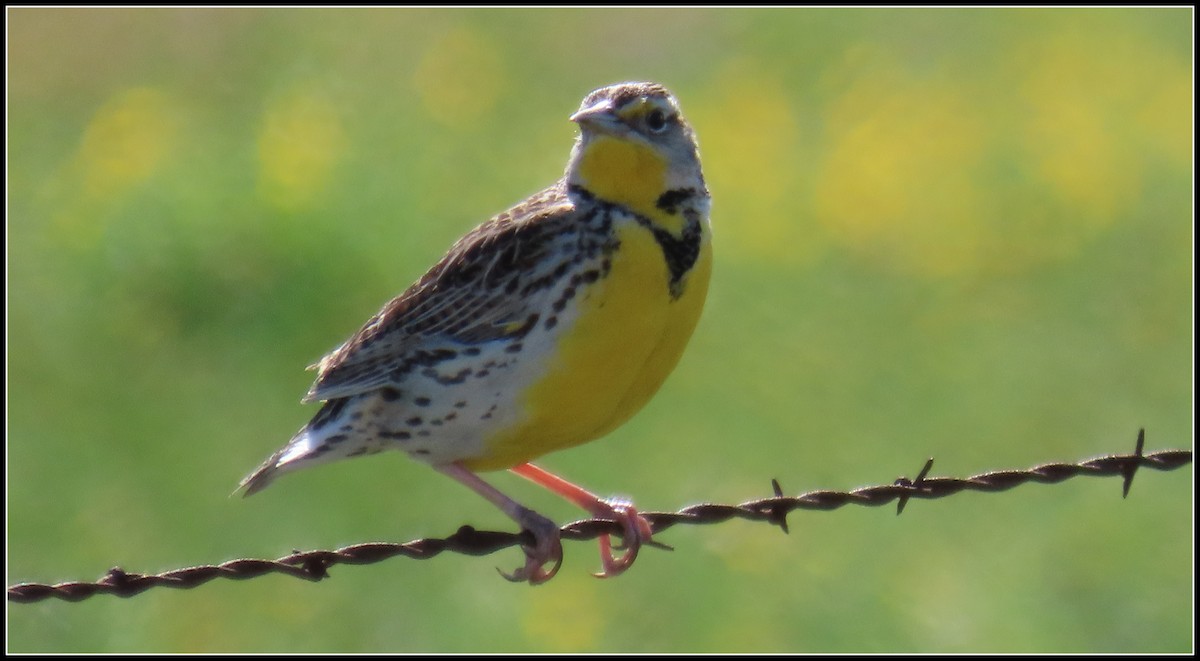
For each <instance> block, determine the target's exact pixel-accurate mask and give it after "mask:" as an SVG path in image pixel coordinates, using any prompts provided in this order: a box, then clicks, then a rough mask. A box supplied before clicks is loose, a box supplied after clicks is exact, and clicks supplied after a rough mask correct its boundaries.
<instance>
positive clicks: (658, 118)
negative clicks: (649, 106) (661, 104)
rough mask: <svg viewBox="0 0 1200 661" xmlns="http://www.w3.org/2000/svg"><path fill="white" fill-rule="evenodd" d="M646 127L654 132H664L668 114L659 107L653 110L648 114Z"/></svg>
mask: <svg viewBox="0 0 1200 661" xmlns="http://www.w3.org/2000/svg"><path fill="white" fill-rule="evenodd" d="M646 128H648V129H650V131H651V132H652V133H662V132H663V131H665V130H666V129H667V114H666V113H664V112H663V111H661V110H658V109H654V110H651V111H650V114H649V115H646Z"/></svg>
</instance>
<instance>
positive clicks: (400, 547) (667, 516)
mask: <svg viewBox="0 0 1200 661" xmlns="http://www.w3.org/2000/svg"><path fill="white" fill-rule="evenodd" d="M1144 444H1145V431H1144V430H1142V431H1139V432H1138V440H1137V447H1136V450H1135V452H1134V453H1133V454H1128V455H1106V456H1102V457H1096V458H1093V459H1087V460H1084V461H1080V462H1077V463H1049V464H1042V465H1040V466H1034V467H1033V468H1029V469H1025V470H1008V471H992V472H988V473H981V474H979V475H973V476H971V477H967V478H954V477H928V474H929V471H930V469H931V468H932V467H933V459H929V460H927V461H926V462H925V465H924V466H923V467H922V469H921V471H920V473H918V475H917V478H916V479H915V480H910V479H908V478H907V477H901V478H899V479H897V480H896V481H895V482H893V483H892V484H887V485H878V486H868V487H861V488H858V489H854V490H852V491H829V490H821V491H810V492H808V493H804V494H801V495H799V496H784V495H783V490H782V488H781V487H780V485H779V482H778V481H776V480H772V481H771V486H772V490H773V491H774V494H775V495H774V496H771V497H769V498H762V499H758V500H751V501H747V502H744V503H741V504H739V505H724V504H714V503H702V504H698V505H691V506H688V507H685V508H683V509H681V510H679V511H677V512H643V513H642V516H643V517H644V518H645V519H646V520H647V521H648V522H649V523H650V527H651V529H652V530H653V531H654V532H655V533H658V532H661V531H663V530H666V529H668V528H670V527H671V526H674V525H679V524H711V523H721V522H724V521H728V520H729V519H733V518H739V519H745V520H748V521H763V522H766V523H770V524H772V525H776V526H779V527H780V528H781V529H782V530H783V531H784V532H785V533H786V532H787V531H788V525H787V515H788V514H789V513H791V512H793V511H795V510H799V509H805V510H823V511H828V510H834V509H838V508H839V507H843V506H845V505H864V506H869V507H878V506H881V505H886V504H888V503H891V502H893V501H896V502H897V508H896V513H897V514H899V513H901V512H903V511H904V507H905V505H906V504H907V503H908V501H909V499H911V498H921V499H932V498H944V497H946V496H952V495H954V494H957V493H961V492H963V491H982V492H999V491H1006V490H1008V489H1011V488H1013V487H1016V486H1019V485H1022V484H1025V483H1027V482H1040V483H1042V484H1056V483H1059V482H1062V481H1064V480H1067V479H1070V478H1072V477H1077V476H1081V475H1091V476H1099V477H1105V476H1117V475H1119V476H1121V477H1122V478H1123V479H1124V486H1123V493H1124V495H1125V496H1128V495H1129V487H1130V485H1131V484H1132V481H1133V476H1134V474H1135V473H1136V472H1137V469H1138V468H1143V467H1144V468H1150V469H1154V470H1159V471H1168V470H1174V469H1176V468H1179V467H1181V466H1184V465H1186V464H1190V463H1191V462H1192V451H1191V450H1161V451H1158V452H1152V453H1150V454H1144V453H1143V447H1144ZM560 530H561V534H562V538H563V539H564V540H574V541H579V540H589V539H594V538H596V537H598V536H600V535H603V534H610V535H613V534H615V535H620V534H621V532H622V527H621V525H620V524H619V523H617V522H615V521H610V520H607V519H585V520H581V521H575V522H573V523H569V524H566V525H564V526H563V527H562V528H561V529H560ZM533 541H534V540H533V537H532V535H531V534H530V533H528V532H520V533H511V532H497V531H486V530H476V529H474V528H472V527H471V526H462V527H461V528H459V529H458V531H457V532H455V533H454V534H453V535H450V536H449V537H445V538H425V539H417V540H413V541H410V542H405V543H402V544H401V543H391V542H368V543H365V544H355V545H352V546H345V547H342V548H339V549H335V550H332V551H327V550H317V551H307V552H299V551H296V552H293V553H292V554H291V555H287V556H284V557H282V558H279V559H278V560H262V559H254V558H243V559H239V560H231V561H229V562H223V563H221V564H219V565H200V566H196V567H186V568H182V569H175V570H171V571H167V572H163V573H161V574H150V575H147V574H135V573H130V572H126V571H124V570H122V569H121V568H120V567H114V568H112V569H110V570H109V571H108V573H106V574H105V575H104V576H103V577H101V578H100V579H99V580H97V581H95V582H92V583H87V582H67V583H58V584H55V585H48V584H44V583H21V584H18V585H14V586H11V587H9V588H8V600H9V601H10V602H13V603H32V602H37V601H42V600H44V599H49V598H56V599H61V600H63V601H71V602H77V601H82V600H84V599H87V598H89V597H91V596H93V595H96V594H111V595H116V596H118V597H132V596H134V595H138V594H141V593H142V592H145V591H146V590H148V589H150V588H153V587H170V588H179V589H189V588H194V587H198V586H200V585H203V584H205V583H207V582H209V581H211V580H213V579H215V578H228V579H236V580H246V579H251V578H257V577H259V576H263V575H265V574H271V573H278V574H286V575H288V576H293V577H295V578H301V579H304V580H309V581H319V580H321V579H323V578H327V577H328V576H329V573H328V569H329V568H330V567H332V566H334V565H337V564H349V565H367V564H372V563H376V562H380V561H383V560H387V559H389V558H393V557H396V556H398V555H403V556H406V557H409V558H414V559H417V560H425V559H429V558H432V557H434V556H436V555H438V554H440V553H443V552H454V553H461V554H464V555H475V556H482V555H488V554H491V553H494V552H496V551H499V550H501V549H505V548H509V547H512V546H518V545H523V544H524V545H531V544H532V543H533ZM659 546H664V545H659ZM666 548H670V547H666Z"/></svg>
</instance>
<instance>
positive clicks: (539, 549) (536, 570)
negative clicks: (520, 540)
mask: <svg viewBox="0 0 1200 661" xmlns="http://www.w3.org/2000/svg"><path fill="white" fill-rule="evenodd" d="M519 522H520V524H521V526H522V527H523V528H524V529H525V530H528V531H529V532H530V533H531V534H533V538H534V545H533V546H525V545H522V547H521V549H522V550H523V551H525V566H523V567H518V568H517V569H516V570H515V571H513V573H511V574H508V573H505V572H504V571H502V570H501V569H500V568H499V567H497V568H496V571H498V572H500V575H501V576H503V577H504V578H506V579H508V580H510V581H512V582H513V583H524V582H526V581H528V582H529V584H530V585H538V584H540V583H545V582H546V581H548V580H550V579H552V578H554V575H555V574H557V573H558V568H559V567H560V566H561V565H562V559H563V548H562V539H561V536H560V533H559V530H558V526H557V525H555V524H554V522H553V521H551V520H550V519H547V518H546V517H544V516H542V515H540V514H538V513H537V512H534V511H532V510H524V511H522V512H521V517H520V521H519ZM546 565H552V566H551V567H550V568H549V569H545V567H546Z"/></svg>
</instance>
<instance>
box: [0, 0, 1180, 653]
mask: <svg viewBox="0 0 1200 661" xmlns="http://www.w3.org/2000/svg"><path fill="white" fill-rule="evenodd" d="M7 13H8V19H9V26H8V48H9V52H8V55H9V65H8V66H9V68H8V76H9V79H8V84H9V86H8V95H9V96H8V100H9V105H8V122H9V123H8V140H9V142H8V166H9V168H8V185H9V198H8V224H7V232H8V239H9V244H8V245H9V247H8V275H9V285H8V297H9V298H8V332H9V335H8V358H9V363H8V384H9V390H8V393H9V394H8V444H7V454H8V462H9V463H8V518H7V527H8V543H7V547H8V548H7V550H8V575H7V580H8V583H9V584H13V583H17V582H22V581H45V582H56V581H62V580H92V579H95V578H97V577H99V576H100V575H102V574H103V573H104V572H105V571H106V570H107V569H108V568H109V567H111V566H113V565H120V566H122V567H123V568H125V569H126V570H129V571H135V572H157V571H162V570H167V569H171V568H176V567H181V566H187V565H191V564H202V563H215V562H220V561H223V560H229V559H232V558H236V557H247V556H249V557H278V556H280V555H284V554H286V553H288V552H290V551H291V550H292V549H293V548H296V549H304V550H307V549H313V548H331V547H335V546H339V545H345V544H352V543H357V542H363V541H373V540H386V541H406V540H409V539H414V538H418V537H425V536H441V535H446V534H449V533H452V532H453V531H454V530H455V529H457V527H458V526H459V525H461V524H465V523H469V524H472V525H475V526H477V527H480V528H492V529H502V530H508V529H512V527H513V526H512V524H511V522H509V521H508V520H506V519H505V518H504V516H503V515H502V514H500V513H499V512H498V511H496V510H495V509H494V508H492V507H491V506H490V505H488V504H487V503H486V502H484V501H483V500H482V499H480V498H479V497H478V496H476V495H474V494H472V493H470V492H469V491H467V490H466V489H464V488H463V487H461V486H460V485H458V484H455V483H453V482H452V481H450V480H447V479H445V478H444V477H443V476H441V475H438V474H437V473H435V472H434V471H432V470H429V469H428V468H426V467H424V466H421V465H418V464H415V463H412V462H410V461H409V460H407V459H406V458H404V457H403V456H402V455H400V454H398V453H396V454H385V455H381V456H377V457H373V458H369V459H364V460H361V461H349V462H342V463H340V464H334V465H330V466H328V467H325V468H322V469H321V470H317V471H311V472H305V473H300V474H296V475H293V476H289V477H287V478H285V479H284V480H282V481H280V482H279V483H278V484H277V485H276V486H273V487H272V488H271V489H269V490H267V491H266V492H264V493H263V494H262V495H260V496H256V497H254V498H252V499H249V500H243V499H241V498H230V497H229V494H230V492H231V491H232V490H233V488H234V487H235V486H236V485H237V483H238V481H239V480H240V479H241V478H242V477H243V476H244V475H245V474H246V473H247V472H248V471H249V470H250V469H252V468H254V467H255V466H256V465H257V464H258V463H259V462H260V461H261V460H262V459H263V458H264V457H266V456H267V455H268V454H269V453H271V452H272V451H274V450H275V449H276V448H278V447H279V446H280V445H281V444H283V443H284V442H285V441H286V440H287V439H288V438H289V436H290V435H291V433H292V432H294V431H295V429H297V428H298V427H299V426H300V425H302V424H303V423H304V422H305V421H306V420H307V419H308V417H309V416H311V415H312V414H313V413H314V411H315V407H313V406H307V407H306V406H301V405H300V404H299V398H300V396H301V395H302V394H303V393H304V392H305V390H306V389H307V387H308V385H309V383H310V379H311V377H312V375H311V373H306V372H305V371H304V370H303V367H304V366H305V365H307V364H309V363H310V362H312V361H314V360H315V359H317V358H319V357H320V356H321V355H322V354H323V353H324V352H326V351H328V350H329V349H331V348H333V347H334V346H336V345H337V344H338V343H340V342H341V341H342V340H343V339H345V337H347V336H348V335H349V334H350V333H351V332H353V331H354V330H356V329H357V328H358V326H359V325H360V324H361V323H362V322H363V321H365V320H366V319H367V317H368V316H370V315H371V314H372V313H374V312H375V310H377V309H378V307H379V306H380V305H382V303H384V302H385V301H386V300H387V299H388V298H390V297H391V296H393V295H395V294H397V293H399V292H400V291H401V290H402V289H403V288H404V287H405V286H407V285H408V284H409V283H410V282H411V281H412V280H414V279H415V278H417V277H418V276H419V275H420V274H421V273H423V272H424V270H425V269H426V268H427V267H428V266H430V265H431V264H432V263H433V262H434V261H435V260H436V259H437V258H438V257H439V256H440V255H441V254H442V252H443V251H444V250H445V249H446V248H447V247H448V246H449V245H450V243H451V242H452V241H453V240H454V239H455V238H457V237H458V236H459V235H461V234H462V233H464V232H465V231H466V230H467V229H469V228H470V227H472V226H473V225H475V224H476V223H478V222H480V221H482V220H483V219H485V218H486V217H488V216H489V215H491V214H493V213H495V212H498V211H501V210H503V209H504V208H506V207H507V206H508V205H509V204H511V203H513V202H516V201H518V200H519V199H521V198H522V197H524V196H525V195H527V194H528V193H531V192H533V191H536V190H538V189H539V188H541V187H542V186H544V185H546V184H548V183H549V182H551V181H553V180H554V179H555V178H557V177H558V176H559V174H560V173H561V171H562V168H563V166H564V164H565V162H566V157H567V153H568V151H569V148H570V145H571V141H572V139H573V135H574V127H573V126H572V124H571V123H570V122H569V121H567V115H568V114H570V113H571V112H572V111H574V110H575V108H576V107H577V105H578V103H579V100H580V99H581V98H582V97H583V95H584V94H585V93H587V92H588V91H589V90H591V89H593V88H595V87H599V86H602V85H605V84H608V83H612V82H616V81H621V80H630V79H649V80H655V81H659V82H662V83H665V84H666V85H668V86H669V87H670V88H671V89H672V90H674V91H675V93H676V94H677V95H678V97H679V99H680V102H681V104H682V106H683V108H684V111H685V113H686V114H687V116H688V117H689V118H690V119H691V121H692V123H693V124H694V125H695V127H696V130H697V132H698V135H699V137H700V141H701V148H702V154H703V158H704V165H705V171H706V174H707V177H708V181H709V184H710V186H711V189H712V193H713V198H714V216H713V223H714V231H715V250H716V259H717V262H716V269H715V273H714V279H713V285H712V292H711V295H710V298H709V302H708V306H707V309H706V311H705V315H704V318H703V319H702V321H701V324H700V328H699V330H698V331H697V333H696V335H695V337H694V339H693V340H692V344H691V347H690V349H689V351H688V352H687V354H686V355H685V357H684V359H683V361H682V363H681V365H680V366H679V368H678V370H677V371H676V373H675V374H674V376H673V377H672V378H671V379H670V380H669V381H668V382H667V385H666V386H665V387H664V389H663V391H662V392H661V393H660V394H659V396H658V397H657V398H656V399H655V400H654V401H653V402H652V403H651V404H650V405H649V406H648V407H647V409H646V410H645V411H643V412H642V413H641V414H640V415H638V416H637V417H636V418H635V419H634V420H633V421H632V422H631V423H629V424H628V425H626V426H624V427H623V428H621V429H620V430H618V431H617V432H615V433H613V434H612V435H611V436H609V437H608V438H606V439H605V440H603V441H601V442H597V443H593V444H590V445H586V446H583V447H580V448H577V449H574V450H571V451H567V452H563V453H560V454H556V455H552V456H549V457H546V458H544V460H543V462H542V463H543V464H544V465H545V466H547V467H549V468H551V469H554V470H556V471H558V472H561V473H562V474H564V475H565V476H567V477H569V478H571V479H573V480H576V481H578V482H581V483H582V484H584V485H587V486H590V487H592V488H593V489H595V490H597V491H598V492H600V493H605V494H608V493H619V494H627V495H630V496H633V497H634V498H635V499H636V501H637V502H638V503H639V504H640V505H641V507H642V508H643V509H647V510H664V509H665V510H672V509H676V508H678V507H680V506H683V505H687V504H690V503H695V502H700V501H713V502H741V501H744V500H750V499H754V498H759V497H764V496H767V495H769V494H770V487H769V481H770V479H771V478H773V477H774V478H778V479H779V480H780V481H781V482H782V484H783V485H784V488H785V490H787V491H788V492H789V493H800V492H803V491H809V490H812V489H824V488H829V489H846V488H853V487H856V486H861V485H866V484H877V483H887V482H890V481H891V480H892V479H894V478H895V477H897V476H898V475H901V474H908V475H910V476H912V475H913V474H915V473H916V472H917V470H918V469H919V468H920V466H921V463H922V462H923V461H924V459H925V458H926V457H928V456H933V457H935V458H936V459H937V463H936V465H935V468H934V474H935V475H956V476H965V475H968V474H971V473H976V472H983V471H986V470H993V469H1006V468H1024V467H1028V466H1032V465H1035V464H1038V463H1043V462H1048V461H1058V460H1063V461H1073V460H1078V459H1082V458H1086V457H1089V456H1093V455H1097V454H1105V453H1110V452H1127V451H1130V450H1131V449H1132V447H1133V442H1134V438H1135V435H1136V433H1137V429H1138V427H1140V426H1145V427H1146V429H1147V433H1148V443H1147V447H1148V449H1159V448H1165V447H1191V444H1192V443H1191V438H1192V411H1193V409H1192V394H1193V393H1192V369H1193V368H1192V358H1193V352H1192V310H1193V308H1192V293H1193V292H1192V276H1193V269H1194V264H1193V261H1192V249H1193V230H1192V213H1193V209H1192V206H1191V201H1192V178H1193V174H1194V173H1193V157H1192V153H1193V152H1192V140H1193V134H1192V118H1193V115H1192V96H1193V69H1192V59H1191V55H1192V52H1191V51H1192V38H1193V34H1192V17H1193V15H1192V11H1191V10H1190V9H1188V8H1180V9H1145V10H683V11H668V10H654V11H649V10H647V11H637V10H533V9H522V10H407V9H387V10H385V9H359V10H298V9H297V10H274V11H272V10H165V9H164V10H76V9H66V10H61V9H9V10H8V12H7ZM492 479H493V480H494V482H495V484H497V485H498V486H499V487H501V488H502V489H504V490H506V491H508V492H509V493H511V494H513V495H514V496H515V497H517V498H518V499H521V500H523V501H524V502H526V503H527V504H529V505H531V506H533V507H535V508H537V509H540V510H541V511H543V512H544V513H546V514H548V515H549V516H551V517H552V518H555V519H558V520H572V519H574V518H579V516H580V515H579V513H578V512H576V511H575V510H573V509H572V507H571V506H570V505H568V504H566V503H565V502H562V501H560V500H558V499H557V498H555V497H553V496H552V495H549V494H547V493H543V492H542V491H540V490H538V489H537V488H536V487H534V486H532V485H529V484H527V483H525V482H524V481H523V480H521V479H519V478H516V477H514V476H510V475H507V474H504V473H497V474H493V475H492ZM1192 482H1193V478H1192V469H1191V468H1190V467H1187V468H1184V469H1182V470H1179V471H1176V472H1174V473H1156V472H1149V471H1146V472H1142V473H1141V474H1140V475H1139V477H1138V479H1137V480H1136V481H1135V483H1134V486H1133V491H1132V493H1131V495H1130V497H1129V499H1128V500H1125V501H1122V499H1121V497H1120V490H1121V487H1120V481H1119V480H1116V479H1105V480H1099V479H1096V480H1092V479H1077V480H1072V481H1069V482H1067V483H1064V484H1060V485H1057V486H1026V487H1022V488H1019V489H1016V490H1014V491H1010V492H1007V493H1003V494H998V495H980V494H963V495H960V496H957V497H955V498H952V499H948V500H942V501H936V502H921V501H918V502H914V503H911V504H910V506H909V508H908V509H907V510H906V512H905V513H904V516H902V517H897V516H895V514H894V509H892V508H881V509H868V508H855V507H850V508H845V509H842V510H838V511H836V512H832V513H817V512H799V513H796V514H794V515H793V516H792V517H791V527H792V532H791V534H790V535H789V536H784V535H782V534H780V533H779V531H778V530H777V529H772V528H770V527H769V526H765V525H761V524H758V525H756V524H750V523H746V522H741V521H732V522H727V523H725V524H722V525H719V526H708V527H681V528H675V529H672V530H670V531H669V532H667V533H665V534H663V535H661V541H663V542H665V543H668V544H671V545H673V546H675V548H676V550H675V551H674V552H673V553H666V552H660V551H655V550H653V549H649V550H647V551H645V552H644V553H643V555H642V557H641V558H639V560H638V562H637V564H636V565H635V566H634V567H633V569H632V570H631V571H629V572H628V573H627V574H625V575H624V576H622V577H621V578H619V579H615V580H606V581H599V580H596V579H594V578H592V577H591V576H590V575H589V574H590V573H591V572H592V571H595V570H596V569H597V568H598V560H597V557H596V551H595V548H594V544H593V543H588V544H582V543H568V544H567V547H566V561H565V563H564V566H563V568H562V571H561V572H560V573H559V575H558V577H557V578H556V579H555V580H553V581H552V582H550V583H549V584H547V585H545V586H542V587H538V588H532V589H531V588H529V587H528V586H523V585H512V584H509V583H507V582H505V581H504V580H502V579H501V578H500V577H498V576H497V575H496V572H495V570H494V569H493V568H494V567H495V566H497V565H498V566H500V567H502V568H504V569H506V570H509V569H512V568H513V567H515V566H517V564H519V561H520V557H519V556H520V554H519V553H518V552H517V551H515V550H509V551H507V552H504V553H500V554H498V555H495V556H491V557H486V558H467V557H462V556H450V555H445V556H441V557H438V558H436V559H434V560H432V561H426V562H417V561H411V560H404V559H396V560H391V561H388V562H386V563H383V564H379V565H374V566H370V567H348V566H339V567H337V568H335V569H334V570H333V572H332V573H333V578H332V579H331V580H328V581H325V582H322V583H319V584H310V583H305V582H301V581H296V580H294V579H290V578H286V577H282V576H272V577H266V578H259V579H256V580H253V581H248V582H233V581H222V580H219V581H216V582H212V583H209V584H207V585H205V586H203V587H201V588H199V589H196V590H191V591H174V590H169V589H157V590H153V591H151V592H147V593H144V594H142V595H140V596H138V597H136V598H133V599H128V600H121V599H116V598H110V597H99V598H94V599H92V600H90V601H87V602H83V603H78V604H69V603H64V602H58V601H51V602H43V603H39V604H36V605H16V606H14V605H10V606H9V608H8V633H9V642H8V645H9V649H10V650H11V651H18V652H235V651H251V652H253V651H258V652H266V651H278V652H333V651H351V652H381V651H395V652H419V651H429V652H462V651H505V652H526V651H529V652H560V651H595V652H604V651H649V652H674V651H680V652H682V651H694V652H708V651H760V652H788V651H796V652H839V651H858V652H891V651H896V652H913V651H923V652H961V651H992V652H1034V651H1054V652H1108V651H1113V652H1116V651H1157V652H1167V651H1171V652H1186V651H1189V650H1190V649H1191V646H1192V619H1193V613H1192V610H1193V587H1192V585H1193V582H1192V560H1193V557H1192V552H1193V547H1192V541H1191V540H1192V527H1193V526H1192V513H1193V507H1192Z"/></svg>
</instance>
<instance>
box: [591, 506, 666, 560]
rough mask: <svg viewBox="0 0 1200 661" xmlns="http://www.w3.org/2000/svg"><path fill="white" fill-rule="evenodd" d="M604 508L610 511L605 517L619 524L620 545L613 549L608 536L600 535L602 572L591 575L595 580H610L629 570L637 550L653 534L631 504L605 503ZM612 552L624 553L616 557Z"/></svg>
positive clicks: (646, 522)
mask: <svg viewBox="0 0 1200 661" xmlns="http://www.w3.org/2000/svg"><path fill="white" fill-rule="evenodd" d="M605 506H606V509H610V510H611V512H605V515H606V516H610V517H612V518H614V519H616V520H617V522H619V523H620V524H621V528H622V532H621V544H620V545H619V546H615V547H614V546H613V545H612V542H610V541H609V536H608V535H600V539H599V541H600V563H601V565H602V566H603V570H602V571H600V572H599V573H596V574H592V576H595V577H596V578H611V577H613V576H618V575H620V574H621V573H622V572H624V571H625V570H626V569H629V567H630V565H632V564H633V561H634V560H636V559H637V554H638V549H640V548H641V547H642V544H645V543H648V542H649V541H650V537H651V535H652V534H653V530H652V529H651V527H650V522H649V521H647V520H646V519H645V518H643V517H642V516H641V515H640V514H638V512H637V509H635V508H634V507H633V505H632V504H630V503H624V502H614V503H605ZM614 550H616V551H624V553H622V554H621V555H620V557H618V556H616V555H614V554H613V551H614Z"/></svg>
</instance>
